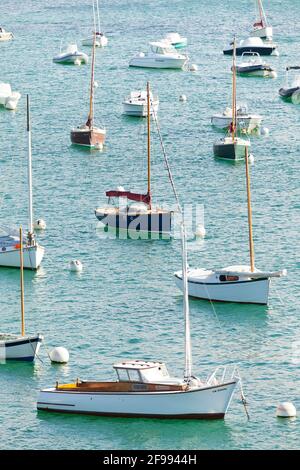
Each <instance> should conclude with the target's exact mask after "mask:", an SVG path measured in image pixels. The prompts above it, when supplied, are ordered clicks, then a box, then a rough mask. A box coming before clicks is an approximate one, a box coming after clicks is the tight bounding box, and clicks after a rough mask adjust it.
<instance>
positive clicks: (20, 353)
mask: <svg viewBox="0 0 300 470" xmlns="http://www.w3.org/2000/svg"><path fill="white" fill-rule="evenodd" d="M19 241H20V244H19V250H18V251H19V256H20V287H21V289H20V292H21V335H13V334H9V333H0V362H5V361H7V360H18V361H33V360H34V359H35V357H36V355H37V354H38V351H39V348H40V345H41V342H42V341H43V336H42V335H40V334H37V335H30V336H28V335H26V334H25V306H24V275H23V265H24V263H23V232H22V227H20V230H19Z"/></svg>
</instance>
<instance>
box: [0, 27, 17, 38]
mask: <svg viewBox="0 0 300 470" xmlns="http://www.w3.org/2000/svg"><path fill="white" fill-rule="evenodd" d="M13 38H14V35H13V33H10V32H9V31H5V29H4V28H2V27H0V42H4V41H11V40H12V39H13Z"/></svg>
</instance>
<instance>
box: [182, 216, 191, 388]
mask: <svg viewBox="0 0 300 470" xmlns="http://www.w3.org/2000/svg"><path fill="white" fill-rule="evenodd" d="M181 216H182V222H181V241H182V282H183V312H184V322H185V368H184V379H185V380H186V381H187V382H189V379H190V378H191V377H192V347H191V332H190V309H189V297H188V283H187V250H186V233H185V226H184V219H183V213H182V212H181Z"/></svg>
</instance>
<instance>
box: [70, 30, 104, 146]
mask: <svg viewBox="0 0 300 470" xmlns="http://www.w3.org/2000/svg"><path fill="white" fill-rule="evenodd" d="M95 53H96V34H95V33H94V46H93V52H92V66H91V81H90V96H89V114H88V118H87V121H86V122H85V123H84V124H83V125H81V126H79V127H75V128H73V129H72V130H71V134H70V137H71V142H72V144H75V145H81V146H84V147H90V148H96V149H99V150H102V149H103V145H104V142H105V137H106V129H104V128H103V127H97V126H95V125H94V92H95V79H94V78H95Z"/></svg>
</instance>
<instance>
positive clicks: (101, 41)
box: [82, 35, 108, 47]
mask: <svg viewBox="0 0 300 470" xmlns="http://www.w3.org/2000/svg"><path fill="white" fill-rule="evenodd" d="M93 44H94V38H93V36H91V37H89V38H86V39H83V40H82V45H83V46H89V47H93ZM107 44H108V39H107V37H106V36H99V35H97V36H96V40H95V46H96V47H105V46H107Z"/></svg>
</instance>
